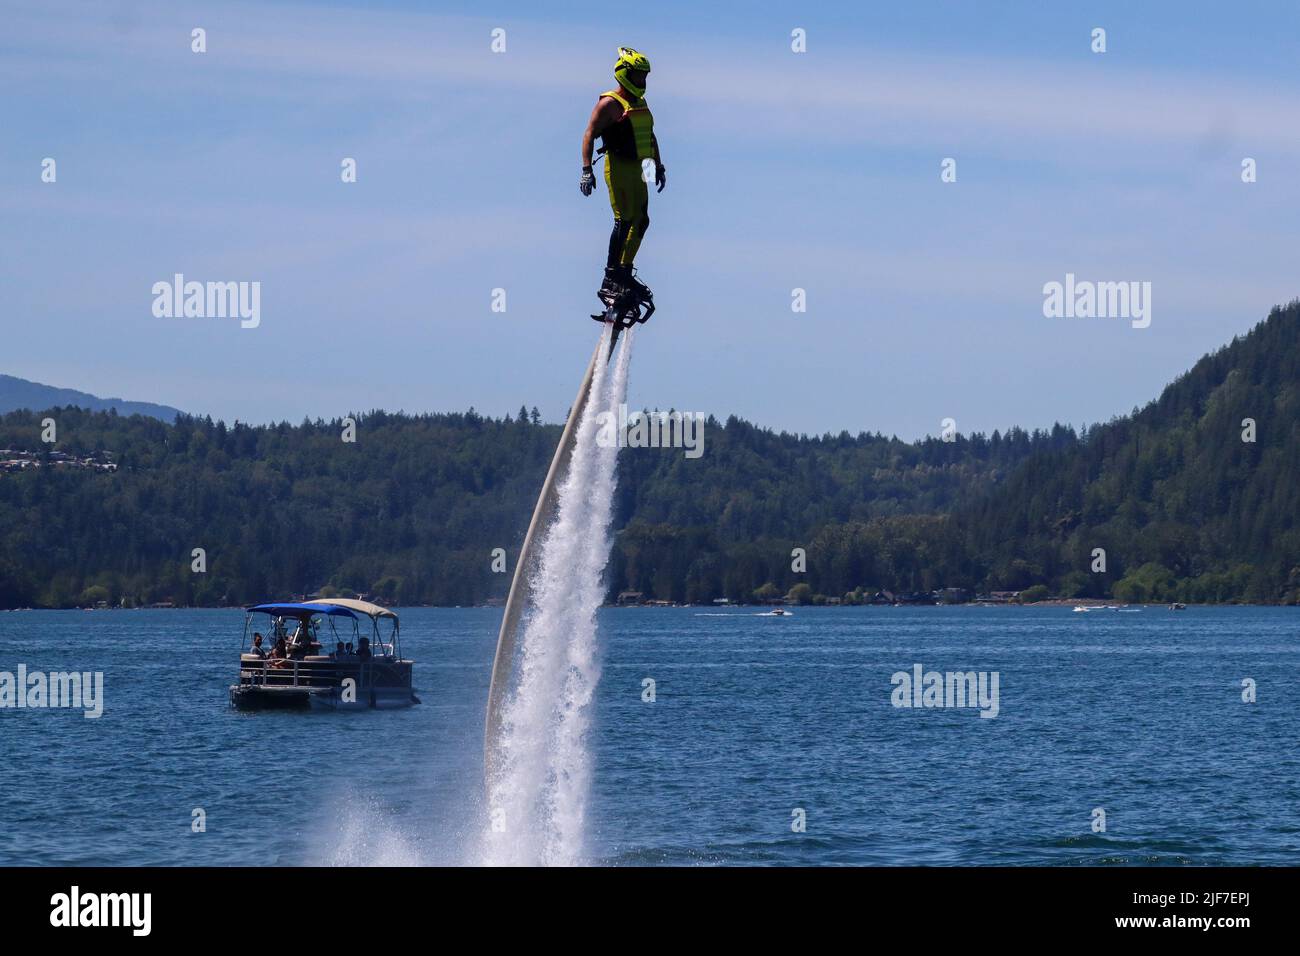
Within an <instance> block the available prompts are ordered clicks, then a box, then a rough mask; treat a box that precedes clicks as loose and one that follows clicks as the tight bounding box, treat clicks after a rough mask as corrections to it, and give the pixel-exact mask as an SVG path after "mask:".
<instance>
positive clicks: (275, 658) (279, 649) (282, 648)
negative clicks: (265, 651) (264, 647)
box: [271, 634, 289, 667]
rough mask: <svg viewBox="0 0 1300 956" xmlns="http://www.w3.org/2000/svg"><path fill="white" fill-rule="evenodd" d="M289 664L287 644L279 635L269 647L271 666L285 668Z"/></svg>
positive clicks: (282, 636) (283, 637)
mask: <svg viewBox="0 0 1300 956" xmlns="http://www.w3.org/2000/svg"><path fill="white" fill-rule="evenodd" d="M288 663H289V642H288V641H287V640H286V639H285V636H284V635H283V634H281V635H280V636H279V637H277V638H276V639H275V643H274V644H273V645H272V646H271V666H272V667H287V666H288Z"/></svg>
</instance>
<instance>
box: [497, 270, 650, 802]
mask: <svg viewBox="0 0 1300 956" xmlns="http://www.w3.org/2000/svg"><path fill="white" fill-rule="evenodd" d="M653 312H654V299H653V298H652V297H651V296H650V294H649V290H646V291H645V292H644V293H641V294H639V295H636V294H631V295H627V296H623V297H620V298H619V299H617V300H615V301H614V302H611V303H610V304H609V307H608V308H607V309H606V310H605V312H604V313H602V314H598V315H593V316H592V318H593V319H596V320H598V321H600V322H604V323H607V324H609V325H611V326H612V329H611V331H610V336H609V351H608V352H607V353H606V354H605V356H604V358H605V360H606V361H608V360H609V358H610V356H612V355H613V354H614V343H615V342H617V341H618V336H619V333H620V332H622V331H623V329H625V328H628V327H630V326H631V325H633V324H634V323H637V322H644V321H645V320H646V319H648V318H650V316H651V314H652V313H653ZM604 341H605V336H604V330H603V329H602V331H601V340H600V342H597V343H596V349H595V351H594V352H592V353H591V361H590V362H588V363H587V372H586V374H585V375H583V377H582V384H581V385H579V386H578V397H577V398H576V399H574V402H573V407H572V408H571V409H570V410H569V420H568V421H566V422H565V423H564V432H563V433H562V434H561V435H560V444H559V446H558V447H557V448H556V449H555V457H554V458H552V459H551V467H550V469H549V470H548V471H547V472H546V481H545V482H543V483H542V493H541V494H540V495H539V496H538V497H537V505H536V506H535V507H534V508H533V517H532V520H531V521H529V522H528V532H527V533H526V534H525V535H524V546H523V548H521V549H520V551H519V560H518V561H517V562H516V563H515V575H514V578H513V579H512V580H511V582H510V596H509V597H507V598H506V607H505V615H504V616H503V617H502V619H501V632H500V633H499V634H498V635H497V652H496V656H495V657H494V658H493V659H492V683H491V685H490V686H489V688H488V704H487V719H486V722H485V727H484V735H483V773H484V777H485V779H486V780H487V783H488V786H489V787H490V786H491V783H492V776H493V774H494V772H495V771H496V770H497V768H498V765H499V763H500V761H499V757H498V747H499V744H500V740H501V726H502V717H503V712H504V710H505V704H506V699H507V697H508V696H509V692H510V685H511V683H512V680H513V677H514V671H515V659H516V657H517V656H518V650H519V625H520V623H521V622H522V620H523V616H524V610H525V609H526V608H527V606H528V597H529V591H530V590H531V582H532V577H533V572H534V571H535V570H536V562H537V555H536V554H535V553H534V552H535V551H537V550H538V548H539V546H540V543H541V540H542V538H544V537H545V535H546V529H547V528H548V527H549V526H550V524H551V521H552V520H553V519H554V518H555V512H556V497H557V495H558V489H559V487H560V485H561V483H562V482H563V479H564V474H565V472H566V471H568V468H569V462H570V461H571V460H572V458H573V449H574V445H575V444H576V443H577V440H578V423H579V422H580V421H582V414H583V412H584V410H585V409H586V407H587V403H588V400H589V399H590V397H591V380H592V378H593V377H594V376H595V374H596V363H597V362H599V361H600V360H601V358H602V356H601V354H600V347H601V345H602V344H603V343H604Z"/></svg>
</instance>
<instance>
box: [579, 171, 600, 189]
mask: <svg viewBox="0 0 1300 956" xmlns="http://www.w3.org/2000/svg"><path fill="white" fill-rule="evenodd" d="M595 188H596V174H595V173H593V172H592V171H591V167H590V166H583V167H582V178H581V179H579V180H578V189H579V190H581V192H582V194H583V195H584V196H590V195H591V191H592V190H593V189H595Z"/></svg>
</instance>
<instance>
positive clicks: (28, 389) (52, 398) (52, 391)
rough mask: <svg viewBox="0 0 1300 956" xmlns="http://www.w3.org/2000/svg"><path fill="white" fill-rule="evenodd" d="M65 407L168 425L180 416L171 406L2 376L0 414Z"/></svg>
mask: <svg viewBox="0 0 1300 956" xmlns="http://www.w3.org/2000/svg"><path fill="white" fill-rule="evenodd" d="M65 405H76V406H77V407H78V408H84V409H87V410H88V411H92V412H107V411H110V410H116V411H117V413H118V414H119V415H147V416H148V417H150V418H157V419H159V420H161V421H164V422H168V423H170V422H174V421H175V420H176V416H177V415H179V414H181V411H180V409H178V408H172V407H171V406H170V405H157V404H155V403H153V402H128V401H127V400H125V399H122V398H100V397H99V396H98V395H91V394H90V393H89V392H79V391H77V390H76V389H75V388H57V387H55V386H53V385H42V384H41V383H40V382H29V381H28V380H27V379H25V378H16V377H15V376H13V375H0V415H2V414H4V413H6V412H13V411H17V410H18V409H20V408H26V409H29V410H31V411H34V412H42V411H45V410H46V409H47V408H63V407H64V406H65Z"/></svg>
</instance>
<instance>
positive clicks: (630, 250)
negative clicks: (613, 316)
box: [578, 47, 668, 306]
mask: <svg viewBox="0 0 1300 956" xmlns="http://www.w3.org/2000/svg"><path fill="white" fill-rule="evenodd" d="M649 72H650V61H649V59H647V58H646V56H645V54H644V53H638V52H637V51H636V50H633V49H632V48H631V47H619V49H618V61H617V62H616V63H615V64H614V78H615V79H616V80H617V81H618V85H617V86H616V87H615V88H614V89H612V90H606V91H605V92H604V93H601V94H600V98H599V99H597V100H596V106H595V108H594V109H592V111H591V117H590V119H588V120H587V129H586V131H585V132H584V133H583V134H582V154H581V156H582V177H581V179H579V180H578V189H579V190H580V191H581V192H582V194H583V195H584V196H590V195H591V193H592V191H593V190H594V189H595V188H596V174H595V172H593V170H592V147H593V145H594V141H595V138H596V137H597V136H599V137H600V138H601V141H602V143H603V145H602V146H601V148H600V152H602V153H604V154H605V186H606V188H607V189H608V190H609V204H610V206H611V207H612V208H613V210H614V231H613V232H611V233H610V236H609V253H608V255H607V256H606V258H605V281H604V282H603V283H602V284H601V287H600V291H598V292H597V293H596V295H597V297H598V298H599V299H600V300H601V301H602V302H603V303H605V305H606V306H610V305H613V304H614V302H615V301H616V300H617V299H618V297H619V296H620V295H622V294H624V293H626V292H629V291H630V292H634V293H636V294H637V295H638V296H647V295H649V291H650V290H649V289H647V288H646V287H645V286H644V285H643V284H642V283H641V281H640V280H639V279H637V278H636V275H635V274H634V273H633V269H632V262H633V260H635V259H636V254H637V250H638V249H640V248H641V240H642V239H644V238H645V233H646V230H647V229H649V228H650V213H649V207H650V192H649V189H648V188H647V187H646V180H645V177H644V176H643V175H642V173H641V166H642V163H644V162H645V161H646V160H649V159H653V160H654V165H655V185H656V186H657V187H658V190H657V191H658V192H663V191H664V186H666V185H667V184H668V173H667V171H666V170H665V168H664V164H663V160H662V159H661V157H660V154H659V140H658V139H656V138H655V132H654V117H653V116H652V115H651V114H650V107H649V106H647V105H646V101H645V87H646V75H647V74H648V73H649Z"/></svg>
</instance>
